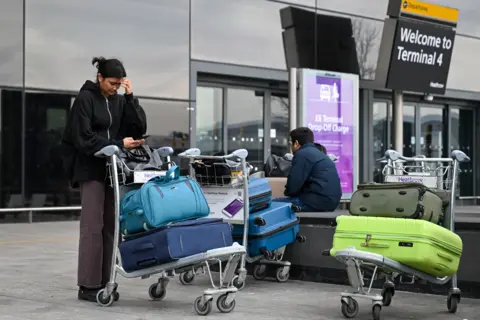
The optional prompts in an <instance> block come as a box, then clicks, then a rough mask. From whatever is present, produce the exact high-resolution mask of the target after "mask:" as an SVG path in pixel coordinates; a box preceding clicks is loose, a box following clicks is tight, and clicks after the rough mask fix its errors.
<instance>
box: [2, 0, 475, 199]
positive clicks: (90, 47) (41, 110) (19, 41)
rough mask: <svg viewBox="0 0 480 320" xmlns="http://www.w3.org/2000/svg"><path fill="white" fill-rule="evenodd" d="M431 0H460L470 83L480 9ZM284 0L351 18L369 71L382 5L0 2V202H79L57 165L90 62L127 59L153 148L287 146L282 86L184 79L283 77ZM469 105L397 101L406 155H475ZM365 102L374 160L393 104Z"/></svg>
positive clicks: (464, 186) (460, 74)
mask: <svg viewBox="0 0 480 320" xmlns="http://www.w3.org/2000/svg"><path fill="white" fill-rule="evenodd" d="M433 2H436V3H441V4H447V5H451V6H457V7H459V8H460V23H459V26H458V30H457V33H458V34H457V37H456V39H455V46H454V51H453V57H452V63H451V67H450V71H449V80H448V88H449V89H457V90H461V91H469V92H472V91H478V84H477V83H478V81H477V78H478V76H477V74H478V70H480V60H479V59H478V58H477V55H478V52H480V23H479V22H478V19H477V18H476V16H477V14H476V13H477V12H478V10H477V9H476V8H477V7H478V6H476V4H475V3H474V2H473V0H468V1H467V0H465V1H461V3H458V4H457V3H455V2H452V1H451V0H433ZM24 3H25V6H26V7H25V8H24V7H23V4H24ZM289 5H292V6H299V7H301V8H304V9H307V10H311V11H314V12H317V13H321V14H330V15H337V16H343V17H350V18H351V19H352V25H353V34H354V38H355V40H356V49H357V56H358V60H359V65H360V76H361V78H362V79H364V80H372V79H374V78H375V71H376V63H377V59H378V51H379V46H380V41H381V37H382V29H383V19H384V18H385V12H386V6H387V1H384V0H362V1H357V0H335V1H329V2H328V1H315V0H290V1H274V0H242V1H237V0H176V1H156V2H155V1H133V0H119V1H116V2H112V1H110V0H105V1H100V2H99V1H93V0H86V2H85V1H84V2H78V3H74V2H71V1H61V0H44V1H34V0H26V1H17V0H5V1H3V2H2V10H0V19H1V21H2V28H0V52H1V54H0V97H1V101H0V102H1V105H0V116H1V119H0V133H1V138H0V144H1V148H0V150H1V153H0V206H3V207H21V206H25V205H28V206H59V205H61V206H69V205H77V204H78V203H79V197H78V190H74V189H72V188H71V187H70V185H69V183H68V181H67V179H66V176H65V175H64V173H63V171H62V170H60V169H59V168H61V162H62V161H61V156H60V154H59V147H60V139H61V135H62V133H63V130H64V127H65V122H66V118H67V115H68V112H69V110H70V107H71V105H72V102H73V101H74V99H75V95H76V93H77V92H78V90H79V88H80V87H81V85H82V84H83V83H84V81H85V80H87V79H94V77H95V68H94V67H93V66H92V65H91V60H92V58H93V57H94V56H105V57H112V56H113V57H117V58H119V59H121V60H122V61H123V62H124V64H125V67H126V69H127V73H128V77H129V78H130V79H131V80H132V84H133V89H134V93H135V95H136V96H137V97H138V98H139V100H140V103H141V104H142V106H143V107H144V108H145V111H146V113H147V115H148V132H147V134H149V135H150V137H149V138H148V143H149V144H150V145H151V146H152V147H160V146H163V145H171V146H173V147H174V149H175V152H176V154H178V153H179V152H181V151H183V150H185V149H186V148H188V147H189V146H190V143H192V144H193V143H195V145H196V146H197V147H199V148H200V149H201V150H202V153H203V154H215V153H220V152H228V151H232V150H233V149H236V148H247V149H248V150H249V159H248V160H249V162H250V163H251V164H253V165H254V167H256V168H257V169H261V167H262V164H263V162H264V161H265V157H266V156H268V155H269V154H270V153H272V154H277V155H284V154H285V153H287V152H289V151H290V150H289V149H288V134H289V111H288V110H289V109H288V93H287V92H286V90H285V89H283V90H282V89H280V87H276V86H270V84H267V85H264V86H262V85H257V83H255V84H249V81H250V80H251V79H250V77H248V76H246V77H245V76H244V77H243V78H241V79H234V80H235V81H237V80H238V83H233V82H235V81H233V82H232V83H230V82H228V83H226V82H222V81H220V82H218V83H216V82H215V81H213V82H208V83H202V81H201V80H198V83H193V82H192V81H194V80H193V79H194V78H192V77H191V75H192V74H191V72H192V71H191V70H192V68H191V66H192V64H193V63H195V62H196V61H197V60H201V61H206V62H214V63H217V64H228V65H230V66H231V65H234V66H235V67H253V68H254V69H257V70H271V69H274V71H276V70H281V71H285V69H286V62H285V53H284V49H283V40H282V27H281V20H280V12H279V11H280V10H281V9H282V8H285V7H287V6H289ZM316 5H317V6H316ZM105 12H108V14H105ZM24 15H25V18H24ZM79 26H80V27H79ZM24 34H25V39H24V38H23V35H24ZM312 41H313V42H316V41H317V40H316V38H312ZM317 45H321V43H317ZM196 76H198V75H196ZM195 79H197V77H195ZM198 79H200V77H199V78H198ZM22 90H25V91H22ZM455 101H456V100H455ZM477 104H478V102H477V101H471V102H470V106H472V105H473V106H475V105H477ZM470 106H465V103H454V104H450V103H449V102H445V103H440V104H438V105H432V104H421V103H418V102H412V101H410V102H409V101H407V102H406V103H405V107H404V125H403V132H404V142H405V146H404V154H405V155H415V154H425V155H428V156H436V155H446V154H447V153H448V152H449V151H451V150H452V148H461V149H462V150H466V151H467V153H469V155H472V156H473V154H474V151H475V144H474V142H475V141H476V140H475V134H476V132H475V128H474V122H473V121H474V120H473V119H474V118H475V117H476V116H477V112H476V110H474V108H471V107H470ZM368 108H370V109H369V114H370V117H371V118H369V119H368V122H367V123H369V124H372V125H373V141H369V142H368V144H369V145H371V147H372V148H373V149H372V150H373V159H378V158H380V157H382V156H383V153H384V152H385V150H386V149H387V148H388V147H390V146H391V139H390V136H391V102H390V101H388V99H383V100H382V99H377V100H375V101H371V105H369V106H368ZM361 123H362V122H361ZM361 129H362V128H361ZM192 130H193V131H192ZM361 156H362V159H361V160H360V162H362V161H365V160H364V159H363V158H366V157H367V155H364V154H362V155H361ZM368 157H370V158H371V157H372V155H371V154H370V155H368ZM174 161H176V162H178V163H180V165H181V166H182V168H183V169H184V171H185V169H186V164H185V163H184V162H182V161H180V159H178V157H174ZM369 166H370V164H369ZM380 169H381V165H380V164H378V163H375V164H373V166H371V170H372V171H373V179H374V180H375V181H379V179H380V178H381V174H380V173H381V172H380ZM461 169H462V171H461V178H460V179H461V189H460V194H461V195H462V196H471V195H474V193H475V183H476V180H475V172H474V166H473V162H472V164H466V165H462V167H461ZM370 175H371V172H370V173H369V176H370Z"/></svg>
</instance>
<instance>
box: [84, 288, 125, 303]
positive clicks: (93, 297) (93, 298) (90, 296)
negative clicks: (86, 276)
mask: <svg viewBox="0 0 480 320" xmlns="http://www.w3.org/2000/svg"><path fill="white" fill-rule="evenodd" d="M102 289H103V288H98V289H89V288H84V287H80V289H78V299H79V300H85V301H90V302H97V294H98V292H99V291H100V290H102ZM113 295H114V298H115V301H118V299H120V294H119V293H118V292H116V291H115V292H114V293H113Z"/></svg>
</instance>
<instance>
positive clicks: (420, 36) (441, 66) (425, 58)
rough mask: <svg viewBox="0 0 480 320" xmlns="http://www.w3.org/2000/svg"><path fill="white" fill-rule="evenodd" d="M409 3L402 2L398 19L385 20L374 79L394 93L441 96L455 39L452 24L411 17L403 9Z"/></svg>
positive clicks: (430, 18)
mask: <svg viewBox="0 0 480 320" xmlns="http://www.w3.org/2000/svg"><path fill="white" fill-rule="evenodd" d="M391 2H397V3H398V2H399V1H391ZM409 2H410V3H411V2H413V1H401V8H400V10H398V11H399V13H400V14H399V17H398V18H387V19H386V20H385V24H384V29H383V36H382V44H381V46H380V54H379V59H378V64H377V71H376V76H375V80H376V81H378V82H380V84H381V85H382V86H384V87H386V88H389V89H393V90H402V91H414V92H422V93H435V94H444V93H445V89H446V84H447V80H448V72H449V69H450V61H451V58H452V52H453V45H454V40H455V30H454V29H453V27H452V26H451V23H452V22H451V21H449V22H445V23H437V22H433V21H432V19H433V18H435V17H433V18H432V17H430V16H427V17H424V18H420V17H419V18H417V17H415V18H413V17H412V14H411V11H412V10H409V11H406V9H405V8H408V3H409ZM417 3H418V2H417ZM415 5H416V7H415V8H419V5H418V4H415ZM425 8H428V7H425ZM389 10H390V8H389ZM402 10H403V11H406V12H407V13H408V18H406V17H402V15H401V12H402ZM417 10H418V9H417ZM434 12H438V10H437V11H434ZM425 15H426V14H425ZM430 21H432V22H430Z"/></svg>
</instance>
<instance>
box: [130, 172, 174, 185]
mask: <svg viewBox="0 0 480 320" xmlns="http://www.w3.org/2000/svg"><path fill="white" fill-rule="evenodd" d="M166 173H167V172H166V171H160V170H142V171H134V172H133V182H134V183H147V182H148V181H149V180H150V179H152V178H155V177H160V176H164V175H165V174H166Z"/></svg>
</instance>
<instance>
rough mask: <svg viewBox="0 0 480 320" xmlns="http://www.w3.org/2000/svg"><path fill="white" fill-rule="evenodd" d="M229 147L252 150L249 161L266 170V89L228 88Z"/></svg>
mask: <svg viewBox="0 0 480 320" xmlns="http://www.w3.org/2000/svg"><path fill="white" fill-rule="evenodd" d="M226 94H227V99H226V102H227V105H226V113H227V117H226V118H227V121H226V124H225V125H226V127H227V139H228V140H227V149H228V151H227V152H228V153H230V152H233V151H235V150H236V149H241V148H244V149H247V150H248V158H247V160H248V162H249V163H250V164H251V165H252V166H253V167H254V171H257V170H262V168H263V164H264V161H265V159H264V152H263V151H264V143H263V137H264V133H263V131H264V128H263V124H264V121H263V118H264V96H265V92H264V91H257V90H251V89H243V88H242V89H241V88H238V89H237V88H227V90H226Z"/></svg>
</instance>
